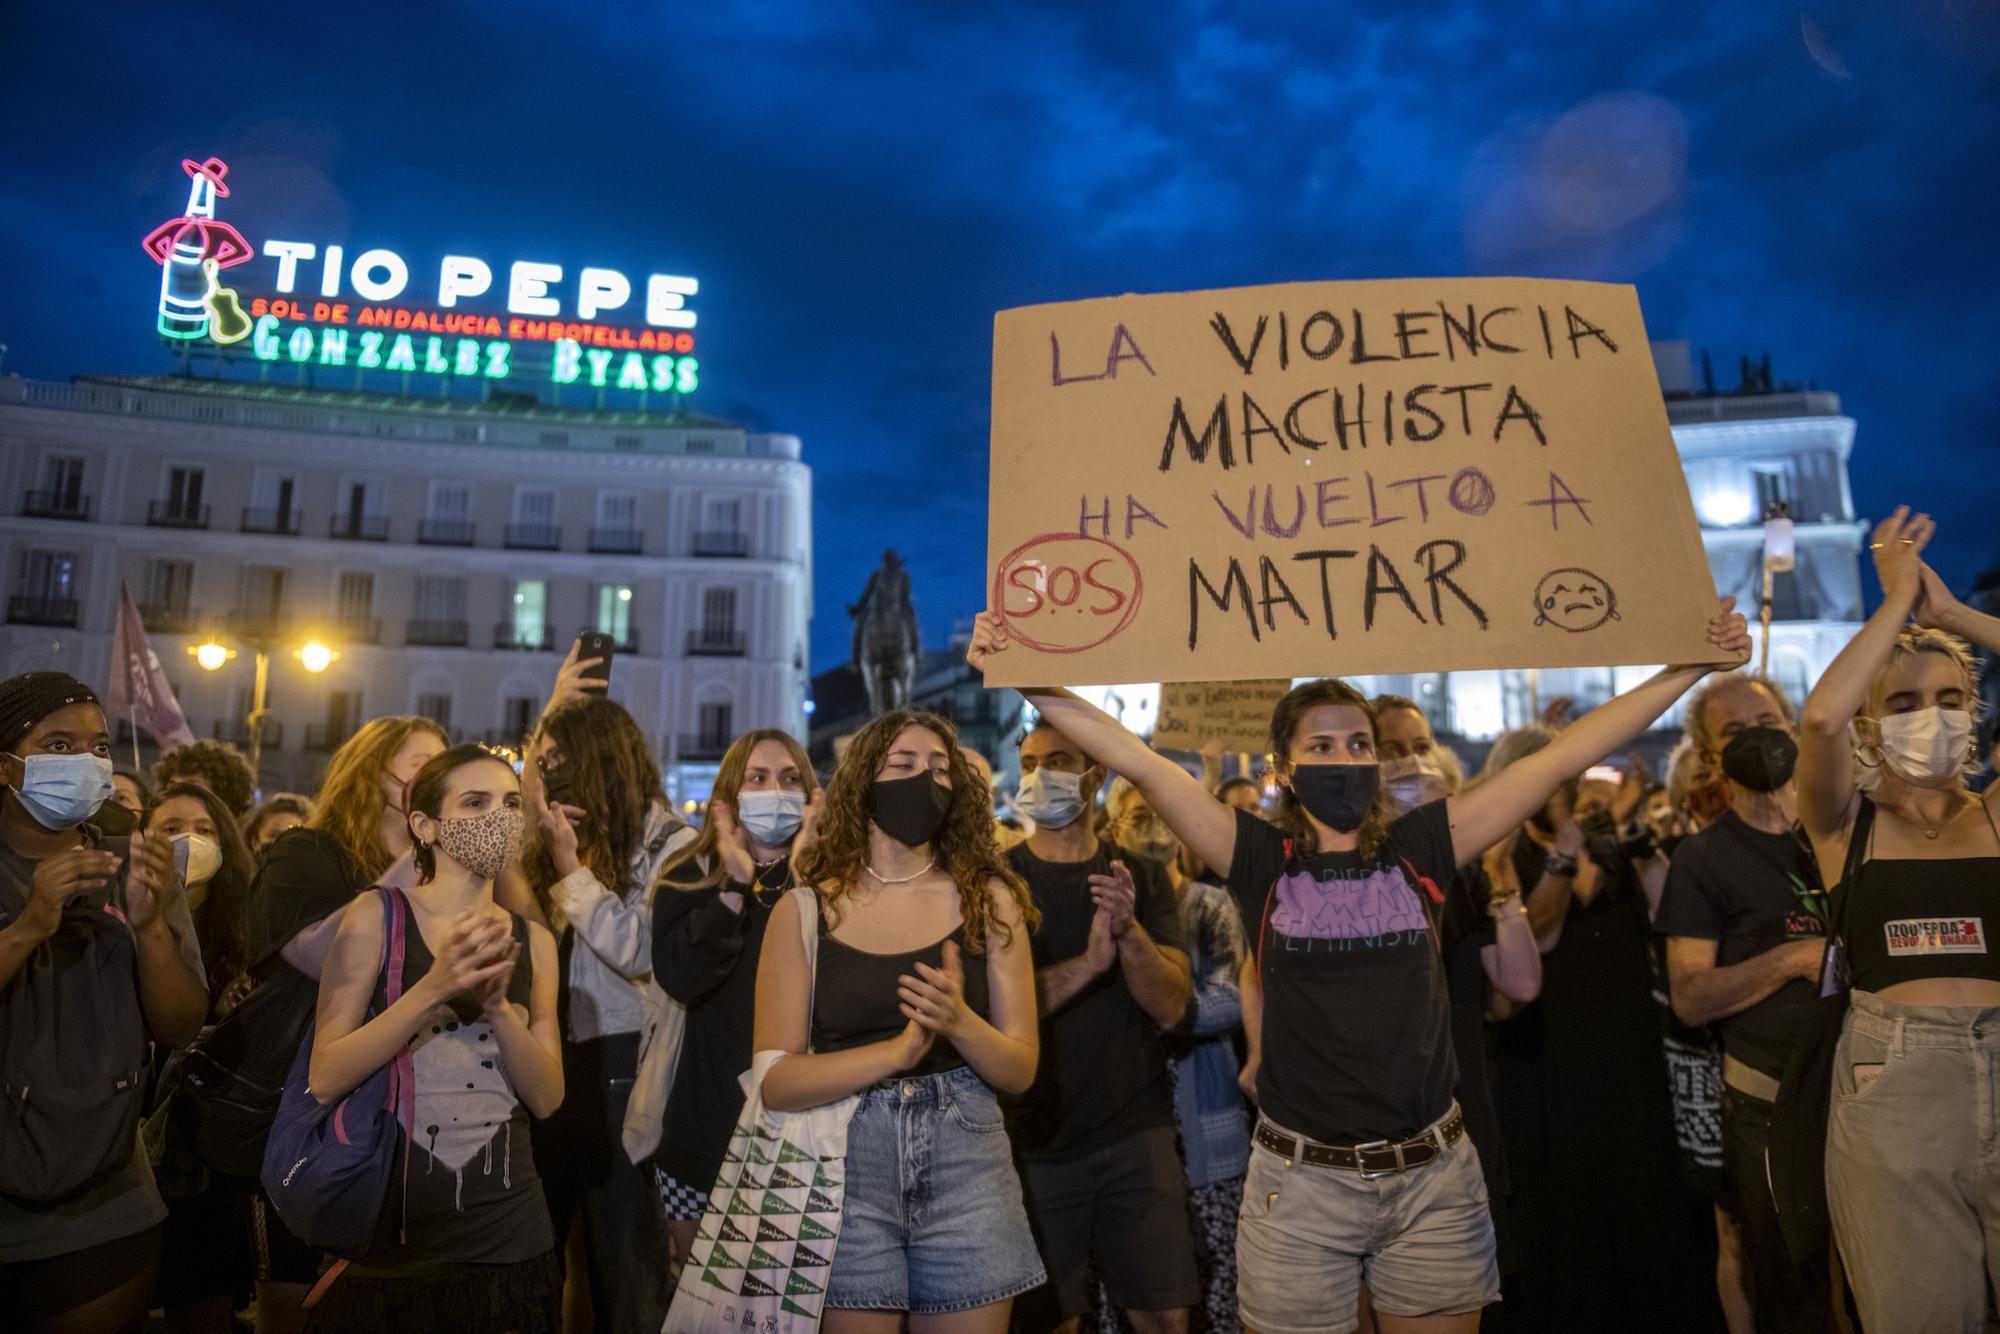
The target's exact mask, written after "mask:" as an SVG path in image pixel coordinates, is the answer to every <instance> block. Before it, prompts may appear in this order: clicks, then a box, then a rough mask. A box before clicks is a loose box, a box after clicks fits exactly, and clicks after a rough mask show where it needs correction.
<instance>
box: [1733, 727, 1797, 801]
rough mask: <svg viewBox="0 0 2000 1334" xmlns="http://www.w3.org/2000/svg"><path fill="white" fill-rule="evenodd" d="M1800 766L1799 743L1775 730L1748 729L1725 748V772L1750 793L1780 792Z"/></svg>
mask: <svg viewBox="0 0 2000 1334" xmlns="http://www.w3.org/2000/svg"><path fill="white" fill-rule="evenodd" d="M1798 762H1799V743H1798V742H1796V741H1794V740H1792V739H1791V737H1789V736H1787V735H1786V734H1785V733H1784V732H1782V731H1780V730H1779V729H1777V728H1775V727H1746V728H1744V729H1743V730H1742V731H1740V732H1738V733H1737V734H1736V735H1735V736H1733V737H1731V738H1729V744H1728V745H1726V746H1724V747H1723V748H1722V772H1723V773H1724V774H1727V775H1728V777H1729V781H1730V782H1732V783H1734V784H1736V786H1738V787H1740V788H1743V789H1745V790H1746V791H1750V792H1776V791H1777V790H1778V789H1779V788H1781V787H1783V786H1784V785H1785V784H1786V783H1787V782H1789V781H1791V777H1792V768H1793V766H1795V765H1796V764H1798Z"/></svg>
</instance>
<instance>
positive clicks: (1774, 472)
mask: <svg viewBox="0 0 2000 1334" xmlns="http://www.w3.org/2000/svg"><path fill="white" fill-rule="evenodd" d="M1750 476H1751V477H1752V479H1754V480H1755V481H1756V483H1757V514H1756V517H1757V518H1758V519H1759V520H1761V519H1763V517H1764V516H1765V515H1767V514H1769V513H1770V512H1771V507H1772V506H1773V505H1790V504H1791V503H1792V474H1791V471H1790V469H1788V468H1784V467H1762V468H1753V469H1752V470H1751V472H1750Z"/></svg>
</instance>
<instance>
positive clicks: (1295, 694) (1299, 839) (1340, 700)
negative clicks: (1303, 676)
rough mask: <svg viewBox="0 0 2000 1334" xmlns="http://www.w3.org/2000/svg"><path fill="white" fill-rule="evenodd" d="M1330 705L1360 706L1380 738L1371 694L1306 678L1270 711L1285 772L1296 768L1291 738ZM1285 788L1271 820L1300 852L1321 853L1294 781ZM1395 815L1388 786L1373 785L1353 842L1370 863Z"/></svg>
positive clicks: (1274, 748) (1274, 747) (1274, 745)
mask: <svg viewBox="0 0 2000 1334" xmlns="http://www.w3.org/2000/svg"><path fill="white" fill-rule="evenodd" d="M1328 705H1335V706H1340V707H1345V708H1350V709H1359V710H1360V711H1361V712H1362V713H1363V714H1364V715H1365V716H1366V717H1367V719H1368V735H1369V737H1370V739H1371V740H1373V741H1375V742H1377V743H1379V742H1380V741H1381V736H1382V727H1381V719H1380V717H1379V715H1378V714H1377V713H1376V710H1375V706H1374V705H1373V704H1372V703H1370V702H1369V699H1368V696H1366V695H1364V694H1362V693H1361V692H1360V691H1359V690H1356V689H1355V688H1354V687H1353V686H1351V685H1349V684H1347V682H1345V681H1343V680H1341V679H1340V678H1339V677H1335V676H1327V677H1322V678H1320V679H1319V680H1317V681H1308V682H1306V683H1305V684H1304V685H1300V686H1293V687H1292V688H1291V689H1290V690H1289V691H1287V692H1286V693H1285V697H1284V698H1283V699H1281V700H1279V701H1278V704H1277V707H1276V708H1274V709H1272V710H1271V738H1270V740H1271V754H1272V755H1273V756H1274V757H1275V759H1276V763H1277V764H1278V766H1279V770H1280V772H1281V773H1290V772H1291V770H1292V767H1293V766H1292V758H1291V757H1292V742H1293V741H1294V740H1296V739H1297V737H1298V732H1299V727H1300V725H1301V724H1303V723H1304V722H1305V718H1306V715H1307V714H1308V713H1311V712H1312V711H1313V710H1314V709H1319V708H1325V707H1326V706H1328ZM1282 787H1283V791H1282V793H1281V795H1280V796H1279V798H1278V814H1277V818H1276V819H1275V820H1273V821H1272V823H1273V824H1275V825H1277V826H1278V827H1279V828H1281V829H1283V830H1284V831H1285V832H1286V833H1288V834H1290V835H1291V836H1292V841H1293V844H1294V846H1295V847H1296V848H1297V849H1298V850H1299V851H1301V852H1317V851H1318V850H1319V835H1318V833H1317V832H1315V831H1314V829H1313V825H1312V821H1311V820H1309V819H1307V818H1306V813H1305V811H1304V810H1303V809H1302V808H1301V807H1300V806H1299V799H1298V798H1297V797H1295V796H1293V795H1292V789H1291V787H1290V785H1289V784H1285V785H1282ZM1395 818H1396V808H1395V805H1394V803H1393V802H1391V801H1390V798H1389V787H1388V784H1386V783H1384V784H1381V785H1379V786H1378V787H1377V788H1376V789H1375V801H1374V804H1373V805H1371V806H1369V808H1368V814H1367V815H1366V816H1364V817H1362V820H1361V829H1360V831H1359V832H1358V833H1357V834H1356V842H1355V846H1356V849H1357V850H1358V851H1359V852H1360V853H1361V857H1362V860H1364V861H1366V860H1368V859H1370V858H1372V857H1374V855H1375V854H1376V853H1377V852H1379V851H1381V849H1382V843H1383V841H1384V840H1385V839H1387V838H1388V837H1389V824H1390V822H1391V821H1393V820H1394V819H1395Z"/></svg>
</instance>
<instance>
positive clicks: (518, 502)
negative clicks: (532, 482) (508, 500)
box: [514, 486, 556, 528]
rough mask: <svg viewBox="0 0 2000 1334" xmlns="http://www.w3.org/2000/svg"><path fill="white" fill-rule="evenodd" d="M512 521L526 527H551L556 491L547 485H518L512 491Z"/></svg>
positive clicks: (554, 519) (554, 514) (554, 511)
mask: <svg viewBox="0 0 2000 1334" xmlns="http://www.w3.org/2000/svg"><path fill="white" fill-rule="evenodd" d="M514 522H515V523H517V524H520V525H521V526H522V527H527V528H553V527H555V523H556V493H555V492H553V491H551V490H549V489H548V488H547V487H541V486H535V487H528V486H523V487H519V488H517V489H516V490H515V492H514Z"/></svg>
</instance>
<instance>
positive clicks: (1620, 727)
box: [966, 600, 1750, 1334]
mask: <svg viewBox="0 0 2000 1334" xmlns="http://www.w3.org/2000/svg"><path fill="white" fill-rule="evenodd" d="M1733 607H1734V602H1733V600H1729V601H1725V602H1723V604H1722V606H1721V608H1720V610H1719V611H1718V612H1717V613H1716V615H1715V617H1714V618H1713V619H1712V620H1711V621H1710V622H1709V626H1708V638H1709V642H1710V643H1712V644H1713V645H1714V646H1715V650H1716V655H1715V656H1716V658H1717V659H1718V662H1719V663H1726V664H1728V665H1737V664H1740V663H1742V662H1743V661H1745V660H1746V659H1747V658H1748V657H1749V654H1750V636H1749V632H1748V630H1747V629H1746V627H1745V625H1744V621H1743V617H1741V616H1740V615H1736V614H1734V612H1733ZM1007 646H1008V635H1007V631H1006V628H1005V626H1004V624H1003V623H1002V622H1001V621H1000V620H999V619H998V618H997V617H995V616H994V615H993V614H992V613H990V612H987V613H982V614H981V615H980V617H979V620H978V624H977V626H976V628H975V630H974V632H973V638H972V644H971V647H970V648H969V649H968V650H967V653H966V660H967V661H968V662H969V663H971V664H972V666H974V667H975V668H978V669H980V670H982V671H983V670H984V669H985V667H986V663H987V661H988V659H989V658H991V657H992V655H994V654H996V653H1000V652H1003V651H1005V650H1006V648H1007ZM1710 670H1711V668H1710V667H1708V666H1687V667H1673V668H1668V669H1667V670H1665V671H1662V672H1660V673H1659V674H1658V675H1656V676H1654V677H1653V678H1652V679H1650V680H1648V681H1646V682H1645V683H1643V684H1641V685H1639V686H1638V687H1636V688H1634V689H1632V690H1629V691H1627V692H1626V693H1625V694H1623V695H1620V696H1618V697H1617V698H1615V699H1613V700H1611V701H1609V702H1608V703H1606V704H1604V705H1602V706H1600V707H1599V708H1597V709H1594V710H1592V711H1591V712H1590V713H1589V714H1587V715H1586V716H1585V717H1583V718H1582V719H1580V720H1579V721H1578V722H1576V723H1575V724H1573V725H1572V726H1570V727H1569V728H1568V729H1566V730H1565V731H1564V732H1563V733H1562V734H1561V736H1559V737H1558V738H1557V739H1556V740H1555V741H1553V742H1551V743H1550V744H1549V746H1548V747H1547V748H1546V749H1544V750H1542V751H1541V752H1539V753H1538V754H1536V755H1533V756H1531V757H1529V758H1528V759H1525V760H1523V761H1521V762H1520V763H1519V764H1516V765H1514V766H1513V767H1512V768H1510V769H1508V770H1507V771H1506V772H1505V773H1503V774H1500V775H1497V776H1496V777H1494V778H1493V779H1491V780H1490V781H1487V782H1484V783H1481V784H1479V785H1477V786H1475V787H1472V788H1469V789H1467V790H1465V791H1463V792H1460V793H1459V794H1458V795H1456V796H1453V797H1449V798H1446V799H1445V800H1442V801H1434V802H1430V803H1427V804H1425V805H1422V806H1418V807H1417V808H1416V809H1414V810H1411V811H1409V812H1408V813H1407V814H1404V815H1402V816H1401V817H1392V814H1391V812H1392V807H1391V805H1390V802H1389V796H1388V793H1387V792H1386V790H1385V789H1384V788H1383V786H1382V783H1381V774H1380V768H1379V765H1378V761H1377V748H1376V747H1377V727H1376V717H1375V710H1374V707H1373V706H1372V705H1371V704H1370V703H1369V702H1368V699H1367V697H1366V696H1364V695H1362V694H1361V693H1360V692H1359V691H1357V690H1355V689H1354V688H1352V687H1351V686H1349V685H1348V684H1347V683H1346V682H1344V681H1339V680H1334V679H1326V680H1319V681H1313V682H1309V683H1308V684H1306V685H1302V686H1299V687H1296V688H1295V689H1293V690H1292V691H1291V693H1289V694H1288V695H1286V696H1285V697H1284V698H1283V699H1282V700H1280V701H1279V703H1278V706H1277V708H1276V710H1275V711H1274V712H1273V714H1272V717H1271V738H1270V740H1271V750H1272V753H1273V754H1274V755H1275V756H1276V757H1277V765H1276V775H1277V779H1278V782H1279V783H1280V784H1281V786H1282V788H1283V797H1282V804H1281V809H1280V811H1279V815H1278V820H1277V823H1276V824H1266V823H1265V822H1263V821H1261V820H1259V819H1257V818H1256V817H1255V816H1253V815H1250V814H1248V813H1246V812H1243V811H1239V810H1235V809H1232V808H1231V807H1229V806H1228V805H1225V804H1224V803H1223V802H1221V801H1218V800H1217V799H1216V798H1215V797H1213V796H1211V795H1210V794H1209V793H1208V792H1206V791H1205V790H1203V788H1202V786H1201V784H1200V782H1199V781H1198V780H1196V779H1195V778H1194V777H1192V776H1191V775H1190V774H1188V773H1187V771H1186V770H1184V769H1182V768H1181V767H1180V766H1179V765H1178V764H1176V763H1174V762H1173V761H1172V760H1170V759H1167V758H1166V757H1164V756H1162V755H1159V754H1157V753H1156V752H1154V751H1153V750H1152V749H1151V748H1150V747H1148V746H1147V745H1146V743H1145V742H1143V741H1141V740H1140V739H1139V738H1138V737H1136V736H1134V735H1132V733H1130V732H1128V731H1126V730H1125V728H1124V727H1123V726H1121V725H1120V724H1119V723H1118V721H1117V720H1116V719H1114V718H1112V717H1111V716H1110V715H1108V714H1106V713H1104V712H1103V711H1101V710H1099V709H1097V708H1095V707H1093V706H1091V705H1089V704H1087V703H1085V702H1084V701H1083V700H1081V699H1078V698H1077V697H1076V696H1075V695H1073V694H1071V693H1070V692H1069V691H1067V690H1064V689H1061V688H1060V687H1035V686H1028V687H1022V693H1023V694H1025V695H1027V696H1028V697H1029V698H1030V699H1031V700H1032V701H1033V703H1034V704H1035V706H1036V707H1037V708H1038V709H1040V710H1041V712H1042V715H1043V716H1044V717H1045V718H1047V719H1048V720H1049V722H1050V723H1052V724H1053V725H1054V726H1055V727H1057V728H1058V729H1060V730H1061V732H1062V733H1063V735H1064V736H1066V737H1068V738H1070V739H1071V740H1072V741H1074V742H1075V743H1076V744H1077V745H1079V746H1081V747H1082V748H1083V749H1084V750H1085V751H1086V752H1087V753H1088V754H1089V755H1090V756H1091V758H1093V759H1095V760H1097V761H1098V762H1099V763H1101V764H1104V765H1105V766H1107V767H1108V768H1111V769H1115V770H1117V771H1118V772H1119V773H1121V774H1123V775H1125V776H1126V777H1127V778H1129V779H1130V780H1131V781H1132V782H1133V784H1134V785H1135V786H1137V787H1138V788H1139V790H1140V791H1141V792H1143V793H1144V794H1145V796H1146V799H1147V800H1148V801H1149V802H1151V803H1152V806H1153V808H1154V809H1155V810H1156V811H1158V812H1159V813H1160V815H1161V816H1162V817H1163V818H1164V819H1165V820H1166V822H1167V824H1168V825H1169V826H1170V827H1171V828H1172V829H1173V831H1174V832H1175V834H1177V835H1178V836H1179V837H1180V838H1181V840H1182V841H1183V842H1184V843H1186V844H1187V845H1188V847H1189V848H1190V849H1192V850H1193V852H1194V853H1195V854H1196V855H1198V856H1199V857H1201V859H1202V860H1203V861H1205V862H1207V863H1208V864H1209V865H1210V866H1214V867H1219V868H1227V870H1228V884H1229V889H1230V892H1231V893H1232V894H1233V895H1234V896H1235V897H1236V900H1237V903H1238V904H1239V906H1240V907H1241V908H1242V910H1243V920H1244V924H1245V926H1246V927H1248V928H1250V930H1251V931H1252V938H1251V947H1252V949H1253V950H1254V951H1255V953H1256V957H1257V960H1258V971H1259V974H1260V976H1261V978H1262V980H1263V984H1264V997H1265V999H1264V1021H1263V1055H1264V1060H1263V1065H1262V1068H1261V1069H1260V1071H1259V1074H1258V1085H1257V1092H1258V1102H1259V1107H1260V1116H1259V1119H1258V1125H1257V1131H1256V1136H1255V1149H1254V1150H1253V1152H1252V1154H1251V1162H1250V1172H1249V1176H1248V1178H1247V1180H1246V1181H1245V1184H1244V1191H1243V1212H1242V1216H1241V1219H1240V1221H1239V1224H1238V1230H1237V1243H1236V1245H1237V1263H1238V1266H1239V1271H1238V1303H1239V1307H1240V1311H1241V1315H1242V1318H1243V1323H1244V1324H1245V1326H1246V1327H1248V1328H1249V1329H1251V1330H1253V1331H1256V1334H1295V1332H1296V1334H1304V1332H1305V1331H1314V1332H1315V1334H1317V1332H1318V1331H1342V1332H1343V1334H1344V1332H1345V1331H1349V1330H1352V1329H1354V1328H1355V1327H1356V1322H1357V1315H1356V1301H1357V1292H1358V1289H1359V1286H1360V1283H1361V1280H1362V1277H1363V1271H1364V1268H1365V1270H1366V1277H1367V1281H1368V1289H1369V1293H1370V1295H1371V1298H1372V1301H1373V1304H1374V1310H1375V1313H1376V1320H1377V1322H1378V1324H1379V1325H1380V1327H1381V1328H1382V1329H1383V1330H1384V1331H1385V1332H1387V1334H1399V1332H1407V1334H1415V1332H1416V1331H1440V1332H1443V1331H1460V1332H1463V1334H1469V1332H1470V1331H1471V1330H1473V1329H1475V1328H1477V1326H1478V1324H1479V1311H1480V1309H1481V1308H1482V1307H1484V1306H1486V1305H1487V1304H1488V1303H1489V1302H1492V1301H1493V1300H1494V1299H1495V1298H1497V1297H1498V1296H1499V1292H1500V1283H1499V1273H1498V1269H1497V1266H1496V1264H1495V1259H1494V1242H1493V1224H1492V1219H1491V1216H1490V1214H1489V1213H1488V1211H1487V1206H1486V1187H1485V1183H1484V1181H1483V1180H1482V1178H1481V1175H1480V1170H1479V1160H1478V1155H1477V1152H1476V1151H1475V1150H1474V1148H1473V1146H1472V1142H1471V1141H1470V1140H1469V1139H1467V1138H1466V1135H1465V1123H1464V1118H1463V1116H1462V1115H1461V1114H1460V1112H1459V1110H1458V1108H1457V1106H1456V1104H1455V1103H1454V1102H1453V1100H1452V1093H1451V1090H1452V1087H1453V1084H1454V1082H1455V1078H1456V1072H1455V1069H1454V1064H1455V1063H1454V1060H1453V1053H1452V1048H1451V1039H1450V1032H1449V999H1448V997H1447V995H1446V991H1445V975H1444V970H1443V968H1442V966H1441V965H1440V964H1439V962H1438V955H1437V947H1436V945H1435V943H1434V942H1435V938H1436V937H1435V932H1436V925H1435V924H1436V922H1437V920H1438V916H1439V909H1440V907H1441V906H1442V905H1441V900H1442V897H1443V890H1442V888H1441V887H1443V886H1449V885H1451V884H1452V882H1453V879H1454V871H1455V869H1456V868H1457V867H1459V866H1463V865H1465V864H1466V863H1468V862H1472V861H1476V860H1478V858H1479V855H1480V853H1482V852H1484V851H1485V850H1486V849H1487V848H1488V847H1489V846H1491V845H1492V844H1494V843H1496V842H1498V841H1499V840H1500V839H1502V838H1504V837H1505V836H1506V835H1507V834H1508V833H1509V832H1510V831H1512V830H1513V829H1515V828H1517V827H1519V825H1520V824H1521V823H1522V822H1523V821H1524V820H1526V819H1527V818H1528V816H1529V815H1531V814H1533V813H1534V812H1536V811H1538V810H1540V809H1541V808H1542V806H1543V804H1544V803H1546V802H1547V801H1548V799H1549V797H1550V796H1551V795H1552V794H1553V793H1554V792H1555V790H1556V789H1557V787H1558V786H1560V785H1561V784H1562V783H1563V782H1564V781H1565V780H1567V779H1570V778H1573V777H1575V776H1576V775H1578V774H1580V773H1582V772H1583V771H1584V769H1585V768H1587V767H1588V766H1589V765H1591V764H1593V763H1595V762H1596V761H1598V760H1600V759H1602V758H1603V757H1604V756H1605V755H1607V754H1610V753H1611V752H1613V751H1615V750H1618V749H1619V748H1621V747H1623V746H1624V745H1625V744H1626V743H1627V742H1629V741H1630V740H1631V739H1632V738H1633V737H1635V736H1637V735H1638V734H1639V733H1640V732H1642V731H1644V730H1645V729H1646V728H1647V727H1648V726H1649V725H1650V724H1651V723H1652V722H1653V720H1654V719H1656V718H1658V717H1659V716H1660V715H1661V714H1662V713H1664V712H1666V710H1667V708H1668V707H1669V706H1670V705H1672V704H1673V703H1674V701H1675V700H1677V699H1679V698H1680V697H1681V695H1682V694H1683V693H1685V692H1686V691H1687V689H1688V688H1689V687H1690V686H1692V685H1694V683H1695V682H1696V681H1698V680H1700V679H1701V677H1702V676H1704V675H1706V674H1707V673H1708V672H1709V671H1710Z"/></svg>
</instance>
